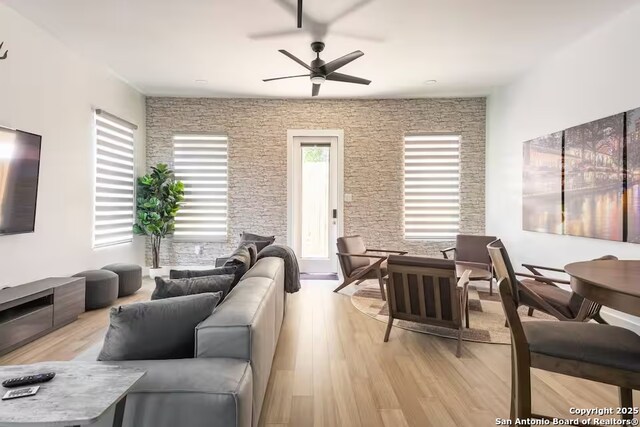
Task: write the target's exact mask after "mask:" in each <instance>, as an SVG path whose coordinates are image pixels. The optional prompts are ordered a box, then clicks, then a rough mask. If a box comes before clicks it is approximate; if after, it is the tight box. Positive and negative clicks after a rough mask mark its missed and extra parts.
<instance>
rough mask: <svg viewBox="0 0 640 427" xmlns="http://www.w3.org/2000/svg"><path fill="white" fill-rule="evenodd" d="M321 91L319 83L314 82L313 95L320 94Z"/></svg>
mask: <svg viewBox="0 0 640 427" xmlns="http://www.w3.org/2000/svg"><path fill="white" fill-rule="evenodd" d="M319 93H320V85H319V84H317V83H314V84H313V88H312V89H311V96H318V94H319Z"/></svg>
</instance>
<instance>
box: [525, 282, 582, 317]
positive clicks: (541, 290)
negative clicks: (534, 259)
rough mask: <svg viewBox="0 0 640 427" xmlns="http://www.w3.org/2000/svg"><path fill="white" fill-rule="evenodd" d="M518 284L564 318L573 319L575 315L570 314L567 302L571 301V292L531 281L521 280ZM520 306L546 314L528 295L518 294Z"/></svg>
mask: <svg viewBox="0 0 640 427" xmlns="http://www.w3.org/2000/svg"><path fill="white" fill-rule="evenodd" d="M520 283H522V284H523V285H525V286H526V287H527V288H529V289H531V290H532V291H533V292H535V293H536V294H537V295H539V296H540V297H541V298H543V299H544V300H545V301H546V302H548V303H549V304H551V305H552V306H553V307H554V308H555V309H556V310H558V311H559V312H560V313H562V314H563V315H565V316H566V317H568V318H571V317H575V315H576V314H577V313H572V312H571V308H570V307H569V302H570V301H571V292H567V291H565V290H563V289H560V288H558V287H557V286H550V285H549V284H547V283H542V282H537V281H535V280H533V279H524V280H521V281H520ZM520 304H521V305H526V306H527V307H533V308H536V309H538V310H540V311H544V312H546V310H545V309H544V307H542V306H541V305H540V304H538V302H537V301H535V300H534V299H533V298H531V297H529V294H527V293H525V292H521V293H520Z"/></svg>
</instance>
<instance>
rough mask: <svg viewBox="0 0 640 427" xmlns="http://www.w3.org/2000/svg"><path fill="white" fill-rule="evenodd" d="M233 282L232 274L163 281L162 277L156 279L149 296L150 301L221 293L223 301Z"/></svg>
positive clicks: (233, 276)
mask: <svg viewBox="0 0 640 427" xmlns="http://www.w3.org/2000/svg"><path fill="white" fill-rule="evenodd" d="M233 271H235V270H233ZM234 280H235V275H234V274H222V275H220V274H219V275H217V276H202V277H189V278H186V279H163V278H162V277H156V278H155V281H156V288H155V289H154V291H153V293H152V294H151V299H152V300H155V299H164V298H174V297H181V296H184V295H194V294H203V293H206V292H222V299H224V297H226V296H227V294H228V293H229V290H230V289H231V284H232V283H233V281H234Z"/></svg>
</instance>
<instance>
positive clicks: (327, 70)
mask: <svg viewBox="0 0 640 427" xmlns="http://www.w3.org/2000/svg"><path fill="white" fill-rule="evenodd" d="M362 55H364V52H362V51H360V50H356V51H355V52H351V53H347V54H346V55H345V56H341V57H340V58H338V59H334V60H333V61H331V62H329V63H327V64H324V65H323V66H322V67H321V68H320V70H321V71H322V72H323V73H324V74H325V75H328V74H331V73H333V72H334V71H336V70H337V69H338V68H340V67H344V66H345V65H347V64H348V63H349V62H351V61H354V60H356V59H358V58H360V57H361V56H362Z"/></svg>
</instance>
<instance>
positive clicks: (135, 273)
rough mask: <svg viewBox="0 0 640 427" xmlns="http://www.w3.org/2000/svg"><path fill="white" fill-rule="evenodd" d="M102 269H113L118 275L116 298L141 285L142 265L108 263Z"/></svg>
mask: <svg viewBox="0 0 640 427" xmlns="http://www.w3.org/2000/svg"><path fill="white" fill-rule="evenodd" d="M102 269H103V270H109V271H113V272H114V273H116V274H117V275H118V278H119V280H118V298H119V297H126V296H127V295H131V294H133V293H135V292H136V291H137V290H138V289H140V288H141V287H142V267H140V266H139V265H136V264H124V263H117V264H109V265H105V266H104V267H102Z"/></svg>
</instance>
